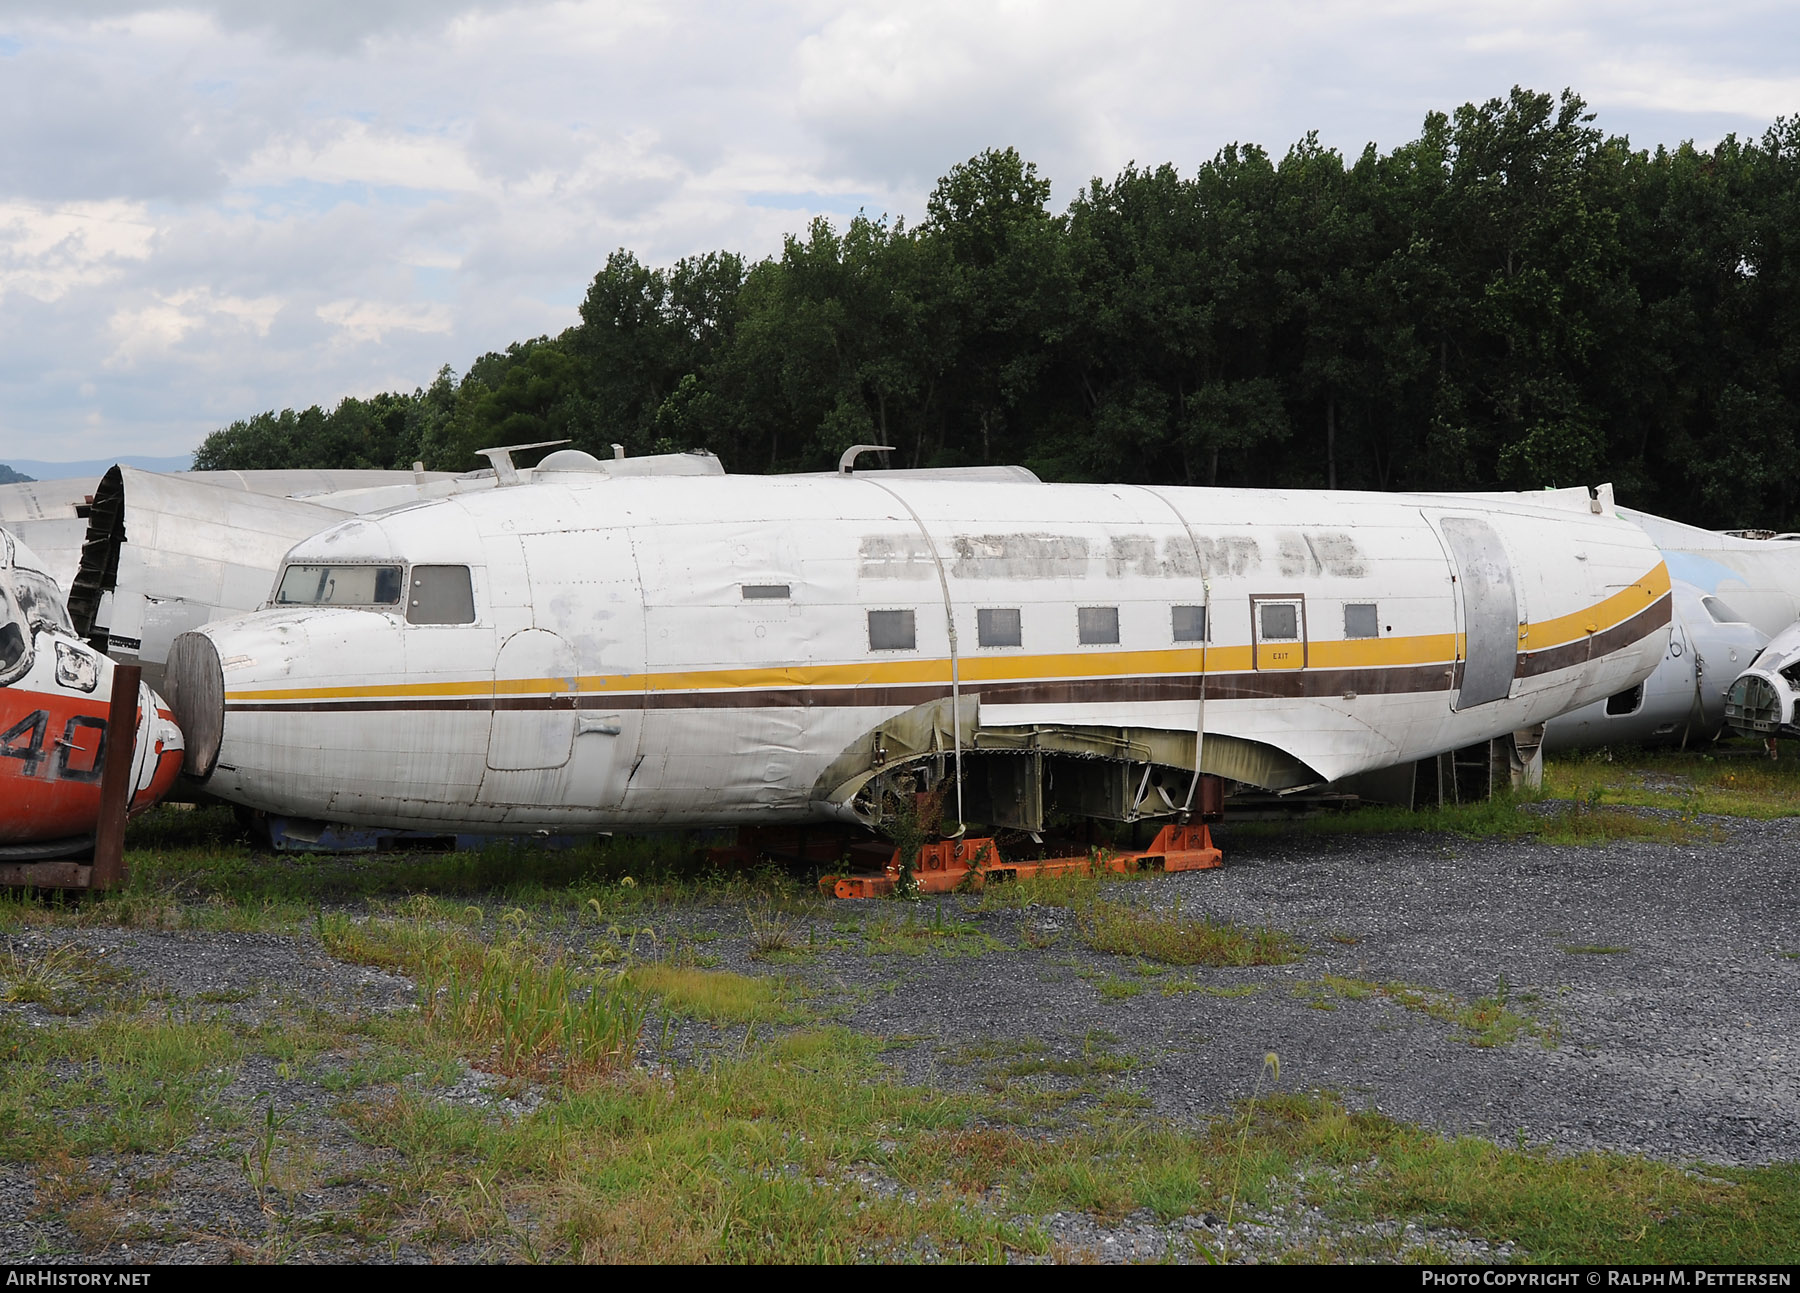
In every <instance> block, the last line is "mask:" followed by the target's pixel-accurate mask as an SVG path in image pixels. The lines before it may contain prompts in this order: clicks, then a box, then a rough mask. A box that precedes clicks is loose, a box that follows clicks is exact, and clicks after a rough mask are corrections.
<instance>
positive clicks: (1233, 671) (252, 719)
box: [202, 473, 1668, 830]
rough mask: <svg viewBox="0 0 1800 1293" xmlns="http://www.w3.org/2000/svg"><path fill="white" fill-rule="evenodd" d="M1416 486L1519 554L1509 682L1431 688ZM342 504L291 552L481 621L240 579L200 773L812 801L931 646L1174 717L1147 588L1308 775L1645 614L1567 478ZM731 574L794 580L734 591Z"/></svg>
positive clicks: (1611, 669) (1471, 721) (1566, 678)
mask: <svg viewBox="0 0 1800 1293" xmlns="http://www.w3.org/2000/svg"><path fill="white" fill-rule="evenodd" d="M569 475H571V476H574V475H575V474H574V473H569ZM869 475H872V476H878V475H879V474H878V473H870V474H869ZM1582 501H1583V503H1584V504H1585V498H1584V499H1583V500H1582ZM1428 513H1429V515H1428ZM1443 515H1465V516H1470V517H1476V518H1480V519H1481V520H1482V521H1483V522H1484V523H1485V524H1487V525H1489V526H1491V527H1492V528H1493V530H1494V532H1495V533H1496V534H1498V535H1499V536H1500V539H1501V541H1502V542H1503V543H1504V545H1505V547H1506V550H1507V552H1508V553H1509V555H1510V559H1511V561H1512V563H1513V568H1514V570H1515V571H1516V572H1517V571H1526V570H1534V568H1535V567H1537V566H1543V567H1544V568H1545V569H1544V571H1543V572H1542V574H1541V577H1539V574H1537V573H1534V574H1533V576H1532V578H1531V579H1530V580H1526V579H1523V578H1521V579H1520V581H1519V583H1518V584H1517V587H1518V590H1519V594H1518V595H1519V605H1520V611H1519V617H1520V619H1521V621H1522V623H1521V625H1520V628H1519V634H1518V637H1519V643H1518V650H1517V655H1516V661H1517V664H1516V668H1515V671H1514V676H1513V678H1512V680H1511V685H1510V687H1509V688H1508V689H1507V694H1506V695H1505V696H1503V697H1501V698H1499V699H1496V700H1494V701H1492V702H1490V703H1487V704H1483V705H1478V706H1473V707H1471V708H1465V709H1463V710H1462V711H1460V712H1459V711H1458V710H1457V709H1456V708H1455V707H1454V706H1453V701H1454V699H1455V696H1456V694H1457V686H1458V679H1459V677H1460V675H1461V672H1462V669H1463V666H1464V663H1465V660H1464V656H1465V652H1466V644H1465V641H1464V638H1463V633H1464V626H1463V623H1462V621H1461V618H1460V613H1459V602H1458V597H1457V592H1456V585H1455V584H1454V583H1453V580H1452V576H1453V574H1454V566H1453V564H1452V562H1451V560H1450V558H1449V556H1448V554H1447V553H1446V552H1445V550H1444V548H1443V545H1442V544H1441V543H1440V542H1439V540H1438V538H1437V536H1436V533H1435V531H1434V530H1433V528H1432V521H1431V519H1430V518H1431V517H1435V516H1443ZM971 518H978V519H977V520H973V521H972V520H971ZM360 524H361V525H362V526H364V527H371V528H365V529H363V530H361V531H360V536H361V537H359V538H358V539H357V541H356V543H352V542H351V541H350V537H349V536H350V532H349V531H348V530H347V529H344V528H340V530H339V531H338V532H337V534H336V537H335V538H334V537H332V536H331V532H327V534H324V535H319V536H314V537H313V538H310V539H308V540H306V541H305V542H303V543H301V544H299V545H297V546H296V547H295V549H294V550H293V553H292V554H291V555H290V559H291V560H295V561H301V560H305V559H307V558H308V557H310V556H314V555H318V554H323V553H325V552H327V551H330V552H332V553H334V554H338V556H339V559H343V555H344V554H347V553H348V552H349V551H350V550H352V549H355V548H357V547H358V546H359V545H360V546H361V547H362V548H365V549H367V550H369V551H371V552H373V551H379V552H380V553H382V554H384V555H392V556H394V557H396V558H398V559H404V560H407V561H413V562H423V561H429V562H432V563H444V562H465V563H467V564H469V565H470V566H471V568H472V570H473V571H474V584H475V587H476V590H477V593H476V601H477V620H478V622H477V623H476V624H474V625H466V626H430V627H426V626H409V625H406V624H405V623H404V622H403V620H402V619H401V617H400V616H398V615H397V614H394V613H392V612H381V611H344V612H334V613H330V614H328V613H325V612H312V613H310V614H302V615H300V616H298V617H296V616H294V615H293V614H292V612H275V611H270V612H263V613H261V614H258V615H251V616H246V617H242V618H239V619H236V620H231V621H226V622H223V623H220V624H215V625H210V626H208V627H207V628H205V629H204V630H202V632H203V633H204V634H205V635H206V636H207V637H208V638H210V639H211V640H212V641H213V642H214V643H215V644H216V646H217V649H218V651H219V653H220V655H221V656H222V657H224V658H225V659H226V660H237V659H241V660H242V661H245V662H240V663H238V664H236V665H228V666H226V668H225V675H224V676H225V679H226V690H227V699H228V710H227V713H226V722H225V732H226V735H225V747H226V748H225V750H224V752H223V753H222V755H221V760H220V763H221V766H220V769H219V770H218V771H217V772H215V774H214V776H213V780H212V782H211V783H210V784H209V787H208V788H209V789H210V790H212V791H214V792H215V793H218V794H221V795H223V796H225V797H227V798H231V799H235V800H237V801H239V802H243V803H247V804H251V805H252V806H255V807H260V808H267V809H270V810H272V811H280V812H285V813H288V814H292V815H298V816H331V817H336V818H338V819H340V820H347V821H351V822H354V823H357V824H364V825H387V824H401V823H405V824H409V825H421V824H432V825H437V826H442V827H445V828H449V827H451V826H455V827H458V828H468V829H482V828H500V827H506V828H528V829H548V830H583V829H587V830H602V829H615V828H649V827H653V826H667V825H680V824H701V823H718V824H730V823H737V822H756V821H802V820H808V819H813V818H819V817H828V816H831V815H833V813H834V812H837V811H839V810H837V809H835V808H833V806H832V805H831V804H829V803H827V802H824V801H822V800H821V799H820V798H819V797H818V795H819V794H820V793H822V792H820V791H818V790H817V783H818V779H819V778H820V776H821V775H822V774H823V773H824V771H825V769H826V768H827V767H829V766H830V765H831V764H832V763H833V762H834V760H836V759H838V757H839V756H840V755H841V754H843V753H844V752H845V751H846V750H848V749H849V748H850V747H851V746H852V745H854V744H855V743H856V742H857V741H859V740H860V739H862V738H863V737H865V736H866V735H867V734H868V733H870V732H871V731H873V730H874V729H875V728H876V727H877V726H878V725H880V724H882V723H884V722H886V721H888V720H889V719H892V718H894V717H895V716H897V715H900V714H903V713H905V712H907V711H908V710H911V709H914V708H916V707H918V706H920V705H923V704H929V703H932V702H935V701H938V700H941V699H942V698H944V697H947V696H948V695H949V694H950V683H951V675H952V662H953V660H954V667H955V672H956V675H957V677H958V680H959V686H960V690H961V694H962V696H963V697H965V698H966V700H967V703H968V704H969V705H970V706H971V707H974V706H977V705H978V706H979V713H980V721H981V723H982V724H983V725H984V726H1009V725H1028V724H1032V723H1043V724H1054V725H1058V726H1061V727H1070V728H1093V729H1096V730H1098V729H1117V728H1120V727H1124V726H1130V727H1135V728H1143V729H1160V730H1165V731H1168V732H1171V733H1190V734H1191V733H1192V731H1193V728H1194V724H1195V721H1196V717H1197V712H1198V696H1199V679H1200V677H1201V675H1202V651H1201V649H1200V645H1199V644H1197V643H1178V642H1176V641H1175V640H1174V637H1173V628H1172V611H1171V607H1172V606H1174V605H1205V606H1206V607H1207V608H1208V616H1209V619H1210V621H1211V625H1212V641H1211V643H1210V644H1209V645H1208V646H1207V647H1206V650H1205V653H1204V676H1205V678H1206V686H1207V697H1208V698H1207V701H1206V710H1205V714H1206V720H1205V721H1206V730H1207V732H1208V733H1209V734H1218V735H1229V736H1234V737H1237V738H1240V739H1241V740H1242V741H1245V742H1251V743H1260V746H1261V747H1274V748H1278V749H1279V750H1281V751H1283V752H1285V755H1286V756H1287V758H1286V761H1285V762H1284V763H1283V766H1286V767H1304V768H1307V769H1310V770H1311V771H1312V773H1314V774H1316V775H1317V776H1318V778H1319V779H1327V778H1336V777H1342V776H1346V775H1351V774H1353V773H1356V772H1359V771H1364V770H1369V769H1373V768H1380V767H1387V766H1392V765H1393V764H1394V763H1396V762H1401V761H1405V760H1409V759H1413V758H1419V757H1424V756H1426V755H1430V754H1435V753H1438V752H1440V751H1442V750H1445V749H1450V748H1456V747H1460V746H1463V745H1468V744H1471V743H1473V742H1475V741H1479V740H1484V739H1486V738H1487V737H1489V736H1492V735H1497V734H1500V733H1503V732H1508V731H1511V730H1514V729H1515V728H1521V727H1528V726H1530V725H1532V724H1534V723H1537V722H1541V721H1544V720H1545V719H1547V718H1549V717H1552V716H1554V715H1555V714H1556V713H1559V712H1561V711H1562V710H1563V709H1565V708H1567V707H1568V706H1570V705H1571V704H1583V703H1587V702H1588V701H1590V700H1594V699H1599V698H1603V697H1604V696H1606V695H1610V694H1612V693H1613V692H1615V691H1618V690H1619V689H1621V688H1622V687H1626V686H1629V685H1631V684H1632V683H1633V682H1634V681H1636V680H1637V679H1639V678H1642V677H1644V676H1645V675H1646V674H1648V673H1649V671H1650V670H1651V669H1652V668H1653V667H1654V665H1655V663H1656V661H1657V660H1658V659H1660V658H1661V657H1662V655H1663V653H1664V648H1665V646H1666V644H1667V642H1668V631H1667V628H1666V627H1665V625H1666V616H1667V607H1668V598H1667V578H1666V572H1665V571H1664V570H1663V567H1662V565H1661V562H1660V559H1659V556H1658V554H1657V552H1656V550H1655V549H1654V547H1653V546H1652V545H1651V544H1650V543H1649V542H1648V541H1647V540H1646V539H1645V538H1644V536H1643V534H1642V532H1641V531H1639V530H1638V529H1636V527H1634V526H1632V525H1629V524H1626V523H1624V522H1621V521H1619V520H1617V519H1616V518H1614V517H1611V516H1601V515H1595V514H1592V513H1590V512H1589V511H1588V510H1587V509H1586V507H1585V505H1584V506H1583V507H1581V508H1579V509H1578V508H1576V507H1574V506H1571V505H1570V500H1562V499H1551V500H1548V501H1535V500H1524V501H1512V500H1507V501H1497V502H1483V501H1471V500H1468V499H1457V498H1455V497H1453V496H1430V497H1427V496H1416V497H1406V496H1396V495H1373V494H1354V493H1335V494H1331V493H1318V492H1300V491H1239V490H1206V489H1181V488H1170V487H1134V486H1104V485H1042V484H1033V485H1011V484H1003V483H993V482H982V481H976V482H971V481H957V480H952V481H920V480H899V479H889V480H885V481H881V480H871V479H867V478H864V477H837V478H823V479H795V478H787V479H783V478H754V477H717V478H695V479H683V480H679V481H668V480H655V479H647V480H604V479H598V480H596V479H570V480H566V481H565V480H557V481H554V482H539V483H536V484H531V485H526V486H520V487H517V488H509V489H502V490H492V491H488V492H485V493H480V494H469V495H464V496H460V497H456V498H452V499H446V500H443V501H441V502H435V503H431V504H426V505H422V506H419V507H414V508H409V509H405V510H403V511H399V512H395V513H392V514H389V515H385V516H376V517H369V518H364V519H363V520H362V521H361V522H360ZM1573 549H1580V550H1582V551H1584V552H1585V553H1586V555H1587V559H1586V560H1585V561H1581V562H1577V561H1574V560H1573V559H1572V558H1570V556H1569V555H1568V554H1569V552H1570V551H1571V550H1573ZM940 562H941V565H940V564H939V563H940ZM751 584H754V585H758V586H771V585H781V586H786V587H787V588H788V589H789V596H788V597H786V598H761V597H759V598H754V599H747V598H746V597H745V596H744V594H743V588H744V586H745V585H751ZM946 588H947V589H948V594H949V607H948V609H947V608H946V605H945V601H944V597H945V589H946ZM1257 595H1261V596H1270V595H1279V596H1286V597H1294V598H1300V599H1304V603H1305V610H1306V614H1305V623H1306V625H1307V630H1308V641H1307V643H1306V644H1305V645H1306V658H1307V667H1306V668H1304V669H1300V670H1289V671H1284V672H1282V673H1280V674H1279V675H1271V674H1268V673H1265V672H1262V671H1259V670H1257V669H1256V668H1255V661H1254V658H1253V653H1252V651H1251V646H1250V643H1251V640H1252V639H1251V607H1252V601H1251V598H1252V597H1253V596H1257ZM1350 604H1356V605H1368V604H1374V605H1376V606H1377V607H1378V611H1379V615H1378V618H1379V622H1380V631H1379V633H1378V634H1377V635H1376V636H1375V637H1373V638H1350V637H1348V636H1347V635H1346V630H1345V624H1346V616H1345V607H1346V606H1347V605H1350ZM1084 606H1098V607H1105V608H1113V609H1116V611H1117V619H1118V624H1119V638H1120V640H1119V642H1118V643H1117V644H1116V645H1114V644H1102V645H1083V644H1082V643H1081V642H1080V641H1079V637H1078V614H1077V612H1078V610H1079V608H1081V607H1084ZM984 607H1005V608H1014V609H1017V610H1018V611H1019V618H1020V624H1021V627H1022V632H1023V645H1022V646H1020V647H993V648H983V647H981V646H980V645H979V634H978V625H977V611H978V610H980V609H982V608H984ZM874 609H880V610H897V611H910V612H912V621H913V624H914V628H915V634H916V641H915V649H913V650H911V651H890V650H874V649H871V644H870V641H869V636H868V622H867V613H868V612H869V611H870V610H874ZM333 615H341V616H347V617H349V620H357V621H363V622H366V627H363V628H358V627H355V626H354V625H352V624H351V623H350V622H349V620H344V621H340V620H339V619H337V618H333ZM1659 616H1660V618H1659ZM315 620H316V621H317V622H316V623H315ZM952 623H953V624H954V627H955V635H954V649H953V642H952V635H951V632H950V628H951V625H952ZM1590 624H1591V625H1592V628H1591V629H1590V628H1589V627H1588V625H1590ZM526 633H540V634H545V635H549V636H550V637H553V638H554V639H556V643H557V644H560V645H556V646H555V649H554V650H545V651H538V652H537V653H536V655H534V656H532V660H534V661H535V663H532V662H527V661H526V658H525V655H524V654H521V655H519V656H517V658H516V659H515V657H514V656H513V655H509V654H508V650H507V644H508V643H511V642H529V641H531V640H532V639H529V638H521V637H520V636H519V635H521V634H526ZM296 634H300V635H304V636H306V637H307V638H308V639H309V641H308V642H307V644H306V645H305V647H304V649H303V650H299V651H296V650H293V649H291V648H292V647H293V646H294V638H295V635H296ZM284 635H286V636H285V637H284ZM426 635H429V636H426ZM315 637H316V638H317V639H318V640H317V641H312V640H311V639H313V638H315ZM415 642H418V643H420V644H424V643H427V642H429V645H428V646H426V645H421V646H420V647H418V648H417V649H415V645H414V644H415ZM540 645H543V646H544V647H546V648H548V647H550V646H552V645H553V644H551V643H548V642H541V640H540ZM521 650H523V648H521ZM534 650H535V648H534ZM558 652H566V654H560V655H559V654H558ZM538 657H541V659H539V658H538ZM427 662H428V663H427ZM497 662H499V664H500V665H501V668H500V671H499V674H498V675H497V674H496V672H495V669H496V663H497ZM534 732H535V734H536V736H537V737H541V738H542V739H543V741H544V742H546V744H545V746H544V748H546V749H548V748H549V746H552V745H553V746H554V747H555V750H554V751H553V753H556V754H557V755H558V756H559V757H560V756H561V752H562V751H563V750H564V749H565V748H566V749H567V750H568V754H567V757H566V759H563V760H562V761H561V762H560V763H555V765H554V766H549V765H551V764H552V763H553V762H554V761H553V760H552V759H550V758H549V756H548V755H540V756H537V763H538V764H539V765H543V766H517V767H515V766H511V765H513V764H517V763H522V762H524V760H523V759H522V758H520V757H517V756H513V755H509V754H508V753H507V750H508V749H509V748H510V747H509V746H508V744H507V743H508V742H514V743H515V744H516V743H517V742H519V741H524V742H525V744H526V745H529V744H530V742H531V740H532V739H534ZM551 736H554V740H551V739H550V737H551ZM1220 744H1221V746H1223V745H1224V744H1225V743H1223V742H1221V743H1220ZM496 751H498V752H499V753H498V755H497V756H496V754H495V752H496ZM226 765H229V766H226ZM1270 766H1273V764H1271V765H1270Z"/></svg>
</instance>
